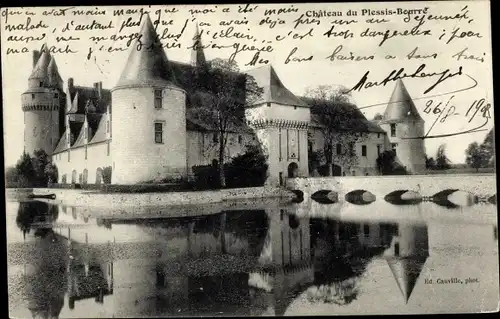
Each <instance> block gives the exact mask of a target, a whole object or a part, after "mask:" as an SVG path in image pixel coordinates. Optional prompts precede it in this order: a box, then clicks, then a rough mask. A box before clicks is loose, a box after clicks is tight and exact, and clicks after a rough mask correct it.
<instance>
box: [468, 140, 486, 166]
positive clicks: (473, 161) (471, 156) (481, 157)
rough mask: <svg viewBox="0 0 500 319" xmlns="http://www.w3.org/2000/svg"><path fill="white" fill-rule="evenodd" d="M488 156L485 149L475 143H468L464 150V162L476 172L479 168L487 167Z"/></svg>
mask: <svg viewBox="0 0 500 319" xmlns="http://www.w3.org/2000/svg"><path fill="white" fill-rule="evenodd" d="M488 156H489V154H488V153H487V151H486V149H485V148H484V147H482V145H481V146H480V145H479V144H478V143H477V142H474V143H470V144H469V147H467V149H466V150H465V162H466V163H467V164H468V165H470V166H471V167H474V168H475V169H476V172H478V171H479V168H480V167H485V166H486V165H488V161H489V159H488Z"/></svg>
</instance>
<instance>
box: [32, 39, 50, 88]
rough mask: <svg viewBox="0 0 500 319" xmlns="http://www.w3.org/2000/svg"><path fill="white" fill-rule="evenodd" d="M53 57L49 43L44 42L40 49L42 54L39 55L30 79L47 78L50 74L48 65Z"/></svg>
mask: <svg viewBox="0 0 500 319" xmlns="http://www.w3.org/2000/svg"><path fill="white" fill-rule="evenodd" d="M51 59H52V57H51V56H50V53H49V50H48V48H47V44H43V45H42V48H41V50H40V56H39V57H38V60H37V62H36V64H35V67H34V68H33V71H32V72H31V75H30V77H29V79H30V80H31V79H46V78H47V76H48V72H47V71H48V69H47V67H48V66H49V63H50V60H51Z"/></svg>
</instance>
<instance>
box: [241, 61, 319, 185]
mask: <svg viewBox="0 0 500 319" xmlns="http://www.w3.org/2000/svg"><path fill="white" fill-rule="evenodd" d="M247 74H248V76H249V77H251V78H253V80H255V82H256V83H257V85H258V86H259V87H261V88H262V89H263V93H262V96H261V97H260V98H259V99H258V100H257V101H252V105H248V106H247V108H246V110H245V117H246V120H247V123H248V124H249V126H250V127H251V128H253V129H254V131H255V133H256V135H257V138H258V139H259V142H260V143H261V145H262V147H263V149H264V152H265V153H266V155H267V156H268V160H267V161H268V165H269V169H268V171H269V177H268V179H267V181H266V183H267V184H269V185H278V184H280V185H283V184H284V181H285V179H286V178H287V177H298V176H301V177H303V176H309V164H308V154H307V131H308V128H309V122H310V121H311V113H310V109H309V106H308V105H307V104H306V103H305V102H304V101H302V100H301V99H299V98H298V97H296V96H295V95H294V94H293V93H292V92H290V91H289V90H288V89H287V88H286V87H285V86H284V85H283V83H282V82H281V80H280V78H279V77H278V75H277V73H276V71H275V70H274V68H273V67H272V66H271V65H265V66H262V67H258V68H255V69H252V70H248V71H247Z"/></svg>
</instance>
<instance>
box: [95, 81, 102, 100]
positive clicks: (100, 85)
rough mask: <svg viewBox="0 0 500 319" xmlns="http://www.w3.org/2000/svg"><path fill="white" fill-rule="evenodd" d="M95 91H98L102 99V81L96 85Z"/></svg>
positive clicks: (98, 95)
mask: <svg viewBox="0 0 500 319" xmlns="http://www.w3.org/2000/svg"><path fill="white" fill-rule="evenodd" d="M94 90H95V91H96V94H97V97H98V98H101V97H102V81H99V82H96V83H94Z"/></svg>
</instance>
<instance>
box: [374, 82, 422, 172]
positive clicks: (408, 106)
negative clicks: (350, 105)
mask: <svg viewBox="0 0 500 319" xmlns="http://www.w3.org/2000/svg"><path fill="white" fill-rule="evenodd" d="M380 126H381V127H382V128H383V129H384V130H385V131H386V132H387V137H388V138H389V143H390V146H391V149H392V150H394V151H395V152H396V156H397V160H398V161H399V162H400V164H401V165H403V166H405V167H406V169H407V170H408V171H409V172H411V173H414V174H415V173H419V172H422V171H423V170H425V145H424V140H423V139H422V138H421V137H423V136H424V135H425V131H424V126H425V121H424V119H422V117H421V116H420V114H419V113H418V110H417V108H416V107H415V104H414V103H413V100H412V99H411V97H410V94H409V93H408V91H407V90H406V87H405V85H404V83H403V81H402V80H401V79H399V80H398V81H397V82H396V87H395V88H394V91H393V92H392V95H391V99H390V100H389V103H388V105H387V108H386V110H385V112H384V115H383V118H382V120H381V122H380Z"/></svg>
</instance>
